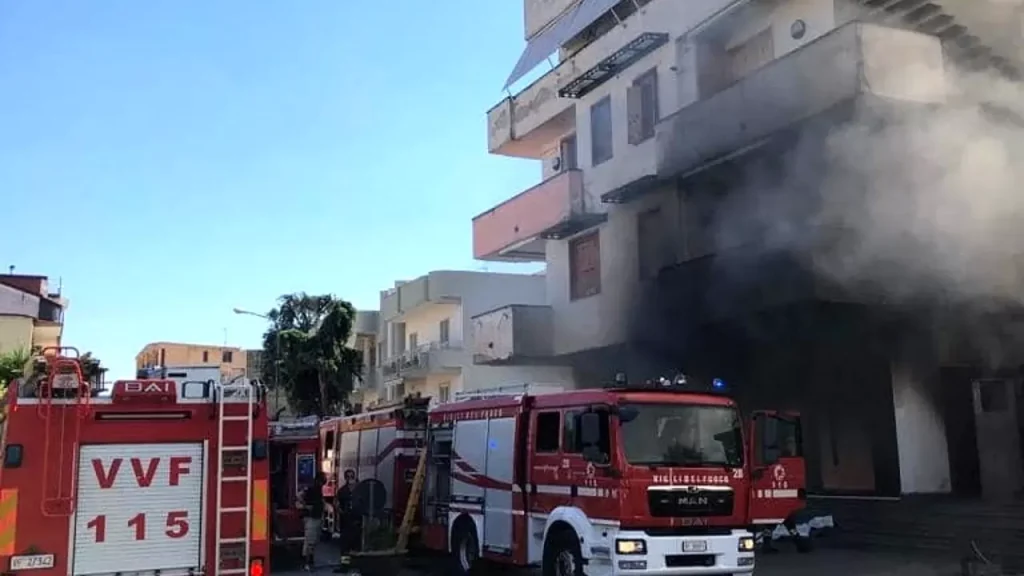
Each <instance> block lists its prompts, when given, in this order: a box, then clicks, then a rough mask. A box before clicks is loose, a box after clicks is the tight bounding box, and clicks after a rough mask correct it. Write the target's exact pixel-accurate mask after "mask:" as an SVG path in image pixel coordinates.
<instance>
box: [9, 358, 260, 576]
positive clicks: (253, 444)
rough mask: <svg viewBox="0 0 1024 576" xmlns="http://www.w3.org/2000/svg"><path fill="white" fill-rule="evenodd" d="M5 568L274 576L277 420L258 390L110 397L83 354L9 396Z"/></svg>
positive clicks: (160, 383) (126, 387) (116, 387)
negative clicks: (270, 449) (271, 470)
mask: <svg viewBox="0 0 1024 576" xmlns="http://www.w3.org/2000/svg"><path fill="white" fill-rule="evenodd" d="M4 410H5V413H6V415H7V419H6V430H5V434H4V438H3V467H2V469H0V566H3V567H4V568H5V569H6V570H8V571H9V572H16V571H22V570H32V571H35V572H37V573H38V574H40V576H45V575H53V576H58V575H59V576H67V575H71V576H77V575H87V574H88V575H94V574H115V573H121V574H125V573H131V574H137V575H145V574H151V575H160V576H179V575H180V576H186V575H187V576H196V575H199V574H208V575H230V574H248V575H250V576H262V574H263V572H264V563H265V562H266V560H267V559H268V555H269V544H268V512H267V506H266V503H267V500H268V461H267V458H266V456H267V454H266V452H267V417H266V409H265V406H264V400H263V394H262V392H261V390H260V389H259V388H258V387H253V386H250V385H249V384H248V383H242V384H232V385H221V384H218V383H216V382H212V381H207V382H182V383H178V382H175V381H172V380H131V381H118V382H115V383H114V384H113V387H112V389H111V390H110V392H109V394H107V393H106V392H101V391H100V390H99V388H98V386H97V385H95V383H93V382H89V381H87V380H86V379H85V378H83V376H82V371H81V366H80V364H79V362H78V360H77V351H75V350H74V349H70V348H62V349H60V350H59V351H55V352H54V353H52V354H47V355H45V356H41V357H39V358H37V359H36V360H35V364H34V367H33V370H31V371H30V373H29V374H28V375H27V376H26V377H25V378H23V379H21V380H17V381H15V382H14V383H12V385H11V386H10V388H9V390H8V392H7V398H6V405H5V407H4Z"/></svg>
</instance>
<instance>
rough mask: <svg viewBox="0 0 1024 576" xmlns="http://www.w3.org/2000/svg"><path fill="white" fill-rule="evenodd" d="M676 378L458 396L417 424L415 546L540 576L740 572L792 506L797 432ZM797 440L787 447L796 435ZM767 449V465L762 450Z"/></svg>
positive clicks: (461, 563) (788, 422)
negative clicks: (419, 494) (743, 414)
mask: <svg viewBox="0 0 1024 576" xmlns="http://www.w3.org/2000/svg"><path fill="white" fill-rule="evenodd" d="M742 422H743V421H742V420H741V418H740V414H739V411H738V410H737V407H736V404H735V403H734V402H733V400H731V399H729V398H727V397H725V396H723V395H721V394H715V393H712V391H711V390H710V389H709V390H707V391H703V390H696V389H694V386H692V385H690V384H688V383H687V382H686V380H685V378H674V379H671V380H668V379H659V380H657V381H654V382H648V383H645V385H643V386H638V387H633V386H627V385H626V384H625V382H624V379H617V381H616V383H615V384H614V385H613V386H611V387H609V388H606V389H584V390H574V391H568V392H562V393H547V394H531V393H530V390H529V389H528V388H526V389H523V388H520V390H519V392H518V393H512V392H510V391H508V390H497V391H494V392H483V393H477V394H469V395H465V396H462V398H457V401H455V402H452V403H448V404H442V405H440V406H438V407H436V408H434V409H432V410H431V411H430V413H429V425H428V437H427V445H428V450H429V451H430V452H429V459H428V461H429V463H430V464H429V467H428V473H427V483H426V487H425V488H424V496H423V507H422V509H423V513H424V517H423V519H422V524H421V533H422V540H423V544H425V545H426V546H427V547H428V548H431V549H434V550H439V551H449V552H451V554H452V557H453V559H454V561H455V562H454V564H455V566H454V568H455V570H456V572H458V573H463V574H465V573H469V572H470V570H471V569H472V568H473V566H474V565H475V564H476V563H477V561H478V560H479V559H481V558H483V559H488V560H492V561H497V562H501V563H505V564H512V565H519V566H525V565H533V566H537V565H539V566H541V567H542V570H543V574H544V576H555V575H558V576H573V575H575V574H580V573H585V574H588V575H590V576H596V575H606V574H607V575H619V574H744V573H750V572H753V570H754V546H755V543H754V537H753V533H752V532H751V527H752V524H758V523H779V522H781V521H782V520H783V519H785V518H786V517H788V516H789V514H790V513H791V512H792V511H795V510H796V509H799V508H802V506H803V502H802V496H803V490H802V487H803V475H804V468H803V461H802V458H801V457H800V453H799V450H798V448H796V447H792V446H790V451H789V452H786V453H781V452H780V451H779V446H780V441H779V440H778V438H775V437H773V438H766V437H764V434H766V433H770V434H772V435H775V436H784V435H785V432H784V431H785V430H790V431H792V430H793V429H794V426H796V427H798V424H797V423H796V421H794V420H793V419H792V418H789V417H787V416H784V415H778V414H772V413H766V412H761V413H756V414H754V415H753V421H752V423H751V427H750V437H749V438H747V440H748V441H747V442H745V438H744V436H745V434H744V425H743V423H742ZM793 439H794V440H796V441H797V442H798V441H799V435H798V434H797V435H796V436H795V437H794V438H793ZM768 452H772V453H768Z"/></svg>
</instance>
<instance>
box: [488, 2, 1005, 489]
mask: <svg viewBox="0 0 1024 576" xmlns="http://www.w3.org/2000/svg"><path fill="white" fill-rule="evenodd" d="M524 13H525V17H524V21H525V25H524V37H525V39H526V42H527V47H526V49H525V51H524V53H523V55H522V57H521V59H520V61H519V63H518V64H517V65H516V67H515V70H514V71H513V73H512V74H511V75H510V77H509V83H510V84H512V83H514V82H515V81H516V80H518V79H519V77H521V76H522V75H523V74H525V73H526V72H528V71H529V70H530V69H532V68H534V67H535V66H536V65H538V64H541V63H542V62H544V60H545V59H547V58H549V57H552V55H556V57H557V60H558V64H557V65H556V66H554V67H553V68H552V69H551V70H550V71H549V72H547V73H546V74H544V75H543V76H541V77H540V78H539V79H538V80H536V81H535V82H533V83H532V84H530V85H529V86H527V87H526V88H524V89H522V90H518V91H516V92H515V93H514V95H512V96H510V97H508V98H505V99H503V100H502V101H500V102H499V103H498V104H497V105H496V106H494V107H493V108H492V109H491V110H489V111H488V113H487V129H488V146H489V150H490V152H491V153H494V154H502V155H507V156H516V157H521V158H524V159H531V160H534V161H537V162H538V163H540V165H541V174H540V183H538V184H537V185H536V186H533V187H531V188H529V189H527V190H525V191H523V192H521V193H519V194H517V195H516V196H514V197H512V198H510V199H508V200H506V201H505V202H502V203H501V204H499V205H497V206H495V207H493V208H492V209H490V210H488V211H486V212H484V213H482V214H480V215H479V216H477V217H476V218H474V220H473V250H474V256H475V257H476V258H477V259H481V260H495V261H523V262H545V263H546V274H545V276H544V278H545V284H546V285H545V293H546V294H545V299H544V300H543V301H542V302H538V304H537V305H530V306H518V307H505V308H502V309H499V310H493V311H491V312H489V313H488V314H485V315H482V316H479V317H478V318H477V322H476V324H475V325H474V326H475V329H476V330H477V332H478V335H477V339H478V340H479V341H481V342H487V343H488V347H486V348H480V349H478V350H477V351H476V356H477V360H478V362H480V361H485V362H491V363H501V364H504V365H508V364H518V365H539V364H543V363H544V362H545V361H547V362H550V363H551V364H552V365H564V364H569V365H572V366H573V368H574V372H573V374H574V377H575V380H576V382H577V384H578V385H580V386H585V385H590V384H592V383H595V382H596V381H598V380H601V379H605V378H608V377H610V375H611V374H613V373H614V372H616V371H619V370H622V371H625V372H628V373H631V374H633V373H640V374H643V375H645V376H646V375H653V374H654V373H657V372H658V371H661V370H670V369H676V368H679V364H680V363H685V364H686V366H687V368H688V369H689V367H690V366H696V367H695V368H693V369H694V370H695V371H697V372H700V371H702V370H703V371H706V372H708V373H709V374H710V373H712V372H713V373H714V374H715V375H725V374H727V375H729V376H730V377H732V378H733V379H735V380H737V381H742V382H744V383H745V386H747V388H746V389H745V390H744V393H745V394H747V396H748V400H749V403H750V404H755V405H757V406H759V407H779V408H794V407H795V408H799V409H801V410H802V411H803V412H804V413H805V414H807V419H806V422H805V427H806V428H807V429H808V432H807V440H808V447H807V450H808V451H809V466H810V469H809V476H811V477H812V479H811V484H812V487H813V488H814V489H815V490H817V491H823V492H838V493H844V494H854V495H899V494H901V493H944V492H951V491H952V492H957V491H962V492H964V493H969V492H971V493H973V492H972V491H973V490H974V488H971V487H968V485H971V486H973V484H974V480H972V479H971V478H966V476H971V475H972V474H974V473H973V472H966V473H961V472H957V470H965V469H973V468H972V467H974V466H976V465H975V464H970V463H968V464H964V463H963V461H964V460H965V459H966V460H971V459H974V460H977V455H973V456H972V455H965V454H964V453H963V451H962V450H960V449H958V448H954V447H952V442H951V441H947V438H948V437H950V436H962V435H963V434H965V433H966V432H963V431H962V430H959V429H955V428H957V426H960V427H963V426H974V422H975V420H976V419H974V418H973V416H970V415H965V416H963V417H962V418H960V417H957V418H946V419H945V420H944V418H943V416H941V415H940V414H941V413H943V412H944V411H945V412H946V413H948V412H949V411H950V410H959V409H960V408H956V406H958V405H962V406H966V407H967V409H968V410H969V409H970V406H971V405H972V400H971V399H972V395H971V386H972V383H971V382H970V381H965V382H963V383H962V384H961V385H959V387H956V388H955V389H952V388H951V389H950V390H947V391H942V390H940V388H941V387H942V386H946V384H941V385H940V384H939V383H938V382H939V381H940V380H943V381H944V380H945V372H943V371H944V370H945V367H947V366H951V365H953V364H958V363H961V362H960V359H955V358H954V356H956V354H955V353H946V352H940V351H938V350H935V349H928V350H927V351H925V352H922V351H921V350H919V349H918V348H920V346H908V345H907V344H906V342H905V341H903V340H901V341H900V342H894V343H893V344H892V345H891V346H889V347H888V348H887V349H886V350H884V353H879V352H878V351H877V350H875V349H874V348H873V346H874V343H876V342H879V341H882V340H883V338H885V337H888V336H890V335H891V334H892V333H894V332H893V331H892V330H887V329H884V328H881V325H882V324H880V323H874V324H870V325H869V324H868V323H866V322H867V321H865V320H862V318H864V317H867V316H869V315H870V314H868V313H867V312H865V311H866V310H868V309H869V308H870V306H871V304H868V303H865V302H861V301H859V300H857V299H855V298H851V297H850V296H849V295H846V294H840V293H839V292H833V291H831V288H830V287H827V286H824V285H823V284H822V283H821V282H820V279H818V278H815V277H814V276H813V275H810V274H808V273H807V272H806V270H804V269H803V268H801V266H800V265H799V263H796V264H795V263H793V262H792V261H791V259H787V257H786V256H785V255H783V256H781V257H779V258H776V259H775V260H771V261H769V260H768V259H765V258H760V255H759V254H757V252H758V250H760V249H761V248H762V247H763V245H764V243H765V241H764V235H763V231H762V230H760V228H759V226H760V227H761V228H763V227H764V226H763V225H764V222H762V221H757V220H759V218H761V219H765V220H767V218H763V217H759V218H754V219H752V220H754V221H753V222H751V223H750V225H749V226H747V225H745V223H743V222H741V223H739V225H736V226H733V227H731V228H730V229H729V230H726V231H724V233H723V229H722V226H721V222H722V220H721V217H720V214H719V213H718V212H720V211H721V210H722V209H723V206H726V205H728V203H729V202H730V201H732V200H734V199H735V197H736V196H737V195H738V194H739V190H740V189H741V188H742V189H744V191H745V192H750V191H751V190H753V191H754V192H755V193H756V192H757V190H758V187H759V186H763V187H764V188H765V189H767V188H770V187H775V188H777V187H779V186H788V187H792V188H794V189H796V188H799V187H800V186H798V185H796V184H793V182H792V180H793V174H792V173H788V174H787V178H789V179H788V180H786V181H784V182H783V181H773V180H772V178H774V177H776V176H777V173H778V172H779V171H780V170H781V169H780V168H779V167H778V164H779V162H778V158H780V157H784V156H786V155H789V157H792V155H793V150H794V146H795V145H794V144H793V141H799V142H800V143H801V145H802V146H804V147H807V146H808V144H807V143H808V142H811V141H813V138H819V139H820V142H822V143H823V142H824V138H826V136H825V135H827V134H828V133H829V131H830V130H831V127H833V126H838V125H841V124H843V123H844V122H845V123H849V122H850V118H851V117H854V116H857V115H863V113H864V110H869V111H870V114H871V117H872V118H873V120H872V121H879V122H881V121H883V119H886V118H893V117H900V115H902V114H903V113H904V111H905V110H907V109H908V108H909V107H916V108H915V110H923V109H928V108H929V107H935V106H942V105H945V104H947V103H948V102H949V100H950V86H949V81H948V77H949V73H948V69H949V68H950V67H951V65H953V64H954V63H955V64H956V65H957V66H960V67H963V68H967V69H971V70H985V71H987V72H990V73H992V74H997V75H1001V76H1002V77H1005V78H1014V79H1016V78H1019V77H1020V74H1019V69H1018V66H1019V65H1020V62H1021V60H1022V58H1021V55H1022V51H1021V42H1020V36H1021V35H1020V30H1021V23H1022V22H1024V19H1022V17H1021V10H1020V8H1019V7H1010V6H1009V5H1008V3H994V2H976V1H962V0H946V1H939V0H932V1H928V0H687V1H686V2H683V1H679V0H622V1H618V2H617V1H615V0H524ZM993 22H1002V23H1003V24H1002V26H1001V27H1000V26H996V25H993V24H992V23H993ZM821 148H822V149H823V148H824V145H822V146H821ZM810 158H811V159H812V160H813V161H811V162H809V164H810V167H809V168H808V170H807V171H808V173H809V174H810V179H811V180H812V183H810V184H806V183H803V184H806V187H808V188H814V187H815V186H817V183H819V182H821V181H822V180H821V178H822V176H821V174H820V173H819V172H820V170H818V168H817V167H816V166H817V164H819V163H823V162H826V161H827V159H825V158H823V157H820V158H819V157H814V156H813V155H811V156H810ZM755 164H756V166H755ZM787 169H788V167H787ZM773 171H774V172H773ZM783 171H784V170H783ZM755 172H756V174H755ZM740 174H742V175H744V178H739V177H738V176H737V175H740ZM773 175H774V176H773ZM741 179H742V180H744V182H743V183H742V184H740V183H738V181H739V180H741ZM815 179H817V180H815ZM819 187H820V186H819ZM808 202H810V200H808ZM798 208H799V207H798ZM716 224H718V225H717V226H716ZM769 225H770V223H769ZM750 246H757V247H759V248H758V250H748V248H749V247H750ZM744 250H748V252H749V253H750V255H751V258H752V259H751V260H749V262H747V261H744V262H745V263H743V264H739V265H735V264H733V265H730V266H728V272H729V273H730V274H731V275H733V276H736V275H737V270H739V271H741V272H742V273H741V274H738V275H744V274H745V273H746V271H749V270H755V269H756V270H759V271H761V270H762V268H763V269H764V270H770V273H769V272H763V271H762V272H759V273H760V274H761V277H760V280H757V281H750V280H749V279H744V280H746V281H745V283H741V282H739V281H738V280H737V279H736V278H728V279H726V280H728V281H727V282H724V283H723V282H720V281H721V280H722V279H721V278H720V277H719V276H721V275H722V272H723V270H724V269H725V268H723V266H724V265H723V264H722V263H723V262H726V261H727V259H728V257H731V256H730V255H731V254H732V253H733V252H734V251H735V252H737V253H743V254H746V253H747V252H744ZM817 250H818V246H817V245H815V247H814V249H813V250H812V251H814V252H815V254H818V252H817ZM773 258H774V256H773ZM766 278H770V280H768V281H766ZM737 284H743V285H742V286H739V285H737ZM652 302H656V303H657V307H654V308H652ZM821 303H825V305H824V308H823V306H822V305H821ZM823 309H824V310H825V311H822V310H823ZM870 310H877V309H876V308H870ZM765 318H769V319H768V320H766V319H765ZM872 318H874V316H872ZM872 322H874V320H872ZM783 325H784V326H785V328H784V329H783V328H779V327H778V326H783ZM836 325H842V326H843V327H844V328H843V329H842V330H836V329H833V327H834V326H836ZM751 332H757V333H758V334H759V335H758V336H757V337H756V338H755V337H754V336H751V335H750V333H751ZM896 332H898V333H899V334H901V336H900V338H904V339H909V338H911V333H912V332H913V330H910V329H905V330H904V329H901V330H900V331H896ZM766 334H767V336H766ZM808 334H814V335H815V336H813V337H808V336H807V335H808ZM821 334H823V335H824V336H817V335H821ZM694 340H699V342H697V343H695V342H694ZM683 341H686V342H685V345H683V344H682V342H683ZM911 348H913V350H911ZM683 349H685V353H684V352H680V350H683ZM840 350H841V351H842V352H837V351H840ZM967 355H970V354H967ZM680 358H682V359H683V360H680ZM940 373H941V377H940ZM779 382H786V383H787V385H791V386H789V387H788V388H784V387H782V386H781V384H779ZM821 382H829V384H831V386H830V387H826V386H824V385H821V384H820V383H821ZM865 382H871V386H870V387H869V386H868V385H867V384H865ZM869 388H870V389H869ZM940 396H941V397H942V398H944V400H942V401H941V402H940V400H938V398H939V397H940ZM973 397H975V398H976V397H978V394H977V391H976V390H975V393H974V396H973ZM861 403H863V410H857V409H854V407H855V406H859V405H860V404H861ZM943 403H944V405H940V404H943ZM769 405H770V406H769ZM978 409H979V410H981V408H978ZM869 415H870V416H869ZM954 420H955V421H957V422H960V424H954V423H952V422H954ZM967 421H969V422H971V424H963V422H967ZM979 426H981V425H979ZM971 434H973V432H971ZM960 444H963V443H962V442H960ZM1013 450H1014V448H1012V447H1008V448H1007V451H1008V452H1012V451H1013ZM925 453H927V454H939V455H940V456H937V457H935V458H929V459H928V461H927V462H924V461H923V460H921V459H920V457H919V455H920V454H925ZM997 459H998V458H997ZM981 460H982V462H984V461H986V457H985V456H982V457H981ZM982 467H984V464H982ZM958 474H960V476H961V477H960V478H959V479H958ZM1000 474H1002V476H1005V474H1003V473H1001V472H993V473H992V474H991V475H990V476H992V477H997V476H1000ZM965 475H966V476H965ZM981 475H982V476H985V473H984V472H982V473H981ZM1013 477H1014V478H1018V479H1019V478H1021V475H1020V473H1019V471H1017V472H1014V475H1013ZM965 478H966V479H965ZM1014 482H1015V483H1019V482H1017V480H1014ZM981 483H982V484H984V482H981ZM996 483H998V482H996ZM958 486H960V488H958ZM965 487H966V488H965ZM1004 488H1005V487H1004ZM1017 488H1019V486H1015V487H1014V488H1013V489H1017ZM1006 489H1007V490H1009V488H1006ZM997 491H998V489H997Z"/></svg>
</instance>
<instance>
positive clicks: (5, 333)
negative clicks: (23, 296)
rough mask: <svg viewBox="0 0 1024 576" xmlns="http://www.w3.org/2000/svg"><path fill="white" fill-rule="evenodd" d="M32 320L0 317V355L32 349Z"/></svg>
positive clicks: (23, 317) (18, 317) (20, 317)
mask: <svg viewBox="0 0 1024 576" xmlns="http://www.w3.org/2000/svg"><path fill="white" fill-rule="evenodd" d="M32 328H33V322H32V318H29V317H26V316H0V354H3V353H6V352H13V351H15V350H26V351H27V350H30V349H31V347H32Z"/></svg>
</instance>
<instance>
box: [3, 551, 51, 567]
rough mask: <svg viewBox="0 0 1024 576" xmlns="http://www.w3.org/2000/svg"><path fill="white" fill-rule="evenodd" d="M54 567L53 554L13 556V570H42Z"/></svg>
mask: <svg viewBox="0 0 1024 576" xmlns="http://www.w3.org/2000/svg"><path fill="white" fill-rule="evenodd" d="M43 568H53V554H33V555H31V556H11V570H41V569H43Z"/></svg>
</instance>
